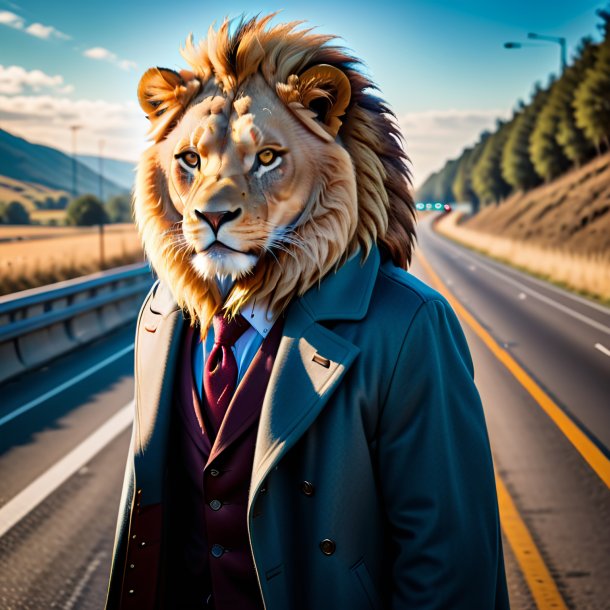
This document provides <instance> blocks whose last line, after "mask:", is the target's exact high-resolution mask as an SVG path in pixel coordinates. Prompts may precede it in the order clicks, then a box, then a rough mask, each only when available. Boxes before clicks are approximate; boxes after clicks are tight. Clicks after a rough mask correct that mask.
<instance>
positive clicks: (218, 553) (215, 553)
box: [210, 544, 225, 559]
mask: <svg viewBox="0 0 610 610" xmlns="http://www.w3.org/2000/svg"><path fill="white" fill-rule="evenodd" d="M210 552H211V553H212V557H216V559H218V558H219V557H222V555H223V553H224V552H225V549H224V547H223V546H222V545H221V544H215V545H213V546H212V549H211V550H210Z"/></svg>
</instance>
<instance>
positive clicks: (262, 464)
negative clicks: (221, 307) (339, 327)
mask: <svg viewBox="0 0 610 610" xmlns="http://www.w3.org/2000/svg"><path fill="white" fill-rule="evenodd" d="M378 268H379V252H378V250H377V249H376V248H375V249H373V250H372V251H371V253H370V254H369V256H368V258H367V259H366V261H365V262H364V263H363V264H361V261H360V259H359V257H354V258H352V259H350V260H349V261H348V262H347V263H345V264H344V265H343V266H342V267H341V268H340V269H339V271H337V273H335V274H334V275H332V276H328V277H327V278H326V279H325V280H324V281H323V282H322V283H321V285H320V286H319V287H315V289H312V290H310V291H309V292H308V293H307V294H306V295H304V296H303V297H302V298H301V299H299V300H297V301H296V302H295V303H293V304H292V305H291V307H290V308H289V310H288V312H287V315H286V324H285V327H284V333H283V337H282V341H281V343H280V347H279V349H278V354H277V357H276V361H275V366H274V368H273V372H272V374H271V378H270V380H269V386H268V388H267V393H266V395H265V400H264V402H263V408H262V412H261V417H260V422H259V428H258V435H257V441H256V450H255V454H254V465H253V470H252V481H251V486H250V499H249V503H250V505H252V501H253V499H254V497H255V496H256V493H257V492H258V488H259V487H260V485H261V484H262V482H263V480H264V479H265V477H266V476H267V474H268V473H269V471H270V470H271V469H272V468H273V467H274V466H275V465H276V464H277V463H278V461H279V460H280V459H281V458H282V457H283V456H284V455H285V454H286V452H287V451H288V450H289V449H290V448H291V447H293V446H294V444H295V443H296V442H297V441H298V439H299V438H300V437H301V436H302V435H303V434H304V433H305V431H306V430H307V429H308V428H309V426H311V424H312V423H313V422H314V420H315V419H316V417H318V415H319V414H320V412H321V411H322V409H323V408H324V406H325V405H326V403H327V402H328V399H329V397H330V396H331V395H332V393H333V391H334V390H335V388H336V387H337V385H338V384H339V383H340V381H341V379H342V378H343V377H344V375H345V374H346V372H347V371H348V370H349V367H350V366H351V364H352V362H353V361H354V359H355V358H356V356H357V355H358V353H359V351H360V350H359V349H358V348H357V347H356V346H355V345H353V344H351V343H350V342H349V341H346V340H345V339H343V338H342V337H340V336H339V335H337V334H336V333H334V332H333V331H332V330H329V329H328V328H326V327H325V326H323V325H321V324H319V323H318V322H321V321H328V320H359V319H362V318H363V317H364V316H365V315H366V312H367V309H368V304H369V301H370V298H371V293H372V291H373V287H374V284H375V279H376V277H377V270H378Z"/></svg>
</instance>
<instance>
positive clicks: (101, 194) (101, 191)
mask: <svg viewBox="0 0 610 610" xmlns="http://www.w3.org/2000/svg"><path fill="white" fill-rule="evenodd" d="M104 144H105V142H104V140H100V141H99V156H98V159H99V163H100V171H99V176H100V203H101V204H102V205H104V157H103V156H102V153H103V151H104ZM104 207H105V206H104ZM104 263H105V256H104V222H103V221H102V222H100V269H103V268H104Z"/></svg>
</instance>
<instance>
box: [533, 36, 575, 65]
mask: <svg viewBox="0 0 610 610" xmlns="http://www.w3.org/2000/svg"><path fill="white" fill-rule="evenodd" d="M527 37H528V38H529V39H530V40H544V41H546V42H555V43H557V44H558V45H559V52H560V54H561V55H560V67H561V72H560V73H559V74H562V73H563V71H564V70H565V69H566V64H567V63H568V62H567V59H566V39H565V38H564V37H563V36H545V35H544V34H535V33H534V32H530V33H529V34H528V35H527Z"/></svg>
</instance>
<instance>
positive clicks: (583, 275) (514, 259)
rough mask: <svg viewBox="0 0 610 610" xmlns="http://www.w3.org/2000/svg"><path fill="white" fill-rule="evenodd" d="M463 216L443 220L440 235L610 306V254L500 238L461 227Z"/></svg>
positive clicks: (452, 215)
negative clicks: (460, 221) (576, 251)
mask: <svg viewBox="0 0 610 610" xmlns="http://www.w3.org/2000/svg"><path fill="white" fill-rule="evenodd" d="M460 217H461V213H459V212H454V213H451V214H448V215H446V216H444V217H442V218H440V219H439V221H438V222H437V223H436V225H435V228H436V229H437V230H438V232H439V233H441V234H443V235H445V236H446V237H449V238H450V239H453V240H455V241H457V242H459V243H461V244H463V245H465V246H468V247H469V248H473V249H475V250H478V251H479V252H482V253H483V254H487V255H489V256H492V257H493V258H496V259H498V260H500V261H502V262H505V263H508V264H510V265H512V266H514V267H518V268H520V269H523V270H525V271H528V272H530V273H533V274H534V275H537V276H539V277H542V278H544V279H547V280H549V281H552V282H554V283H556V284H558V285H560V286H563V287H566V288H568V289H571V290H574V291H576V292H579V293H581V294H583V295H585V296H589V297H592V298H594V299H596V300H598V301H601V302H603V303H605V304H609V303H610V252H608V251H606V252H596V253H589V254H586V253H575V252H574V251H572V250H571V249H567V248H560V247H550V246H544V245H540V244H536V243H529V242H525V241H523V240H520V239H514V238H511V237H500V236H498V235H492V234H490V233H484V232H482V231H480V230H474V229H471V228H469V227H467V226H463V225H460V224H459V219H460Z"/></svg>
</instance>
